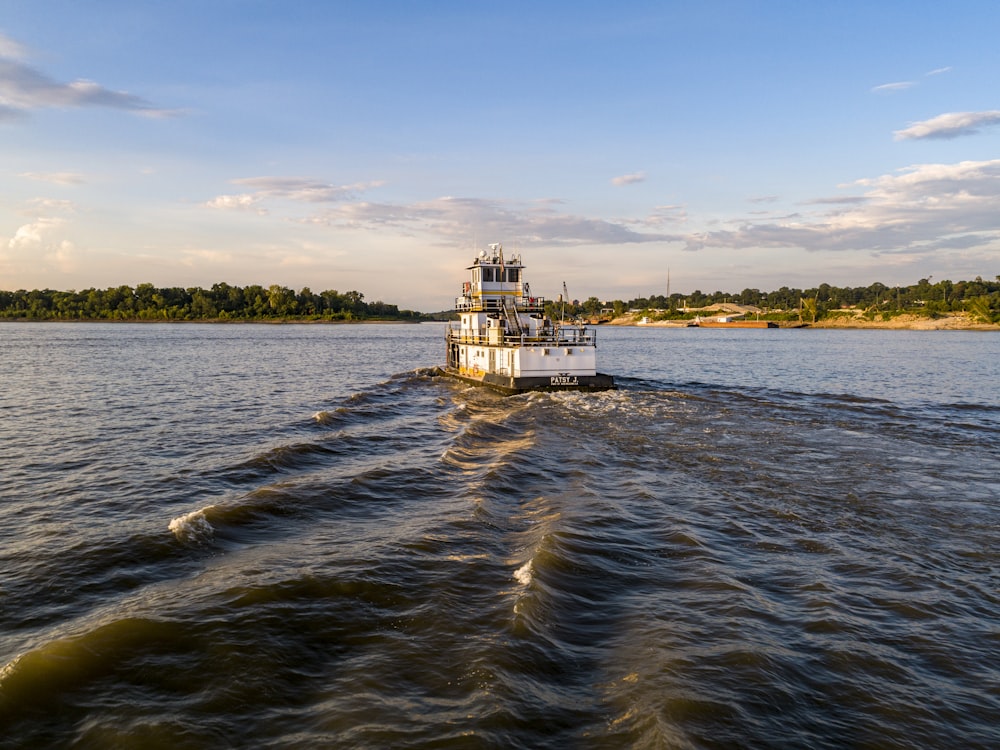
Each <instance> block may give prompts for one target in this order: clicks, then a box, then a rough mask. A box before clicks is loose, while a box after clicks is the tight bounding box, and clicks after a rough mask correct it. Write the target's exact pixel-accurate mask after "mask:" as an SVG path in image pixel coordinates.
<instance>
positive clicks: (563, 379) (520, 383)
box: [441, 367, 615, 396]
mask: <svg viewBox="0 0 1000 750" xmlns="http://www.w3.org/2000/svg"><path fill="white" fill-rule="evenodd" d="M441 372H442V373H443V374H445V375H447V376H448V377H452V378H456V379H458V380H461V381H464V382H466V383H470V384H472V385H481V386H484V387H486V388H492V389H493V390H494V391H499V392H500V393H503V394H505V395H508V396H512V395H514V394H517V393H528V392H529V391H610V390H613V389H614V388H615V379H614V377H613V376H611V375H605V374H604V373H601V372H599V373H597V374H596V375H551V376H550V375H545V376H542V377H523V378H515V377H511V376H509V375H497V374H495V373H485V374H483V375H480V376H479V377H473V376H470V375H462V374H460V373H459V372H458V371H457V370H453V369H451V368H450V367H445V368H442V369H441Z"/></svg>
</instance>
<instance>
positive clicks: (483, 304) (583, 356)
mask: <svg viewBox="0 0 1000 750" xmlns="http://www.w3.org/2000/svg"><path fill="white" fill-rule="evenodd" d="M468 271H469V280H468V281H466V282H465V283H464V284H463V285H462V294H461V296H459V297H457V298H456V299H455V311H456V312H457V313H458V315H459V320H458V322H452V323H449V324H448V329H447V331H446V333H445V342H446V347H447V364H446V365H445V367H444V373H445V374H446V375H450V376H452V377H455V378H458V379H459V380H463V381H465V382H467V383H472V384H475V385H482V386H486V387H488V388H492V389H494V390H496V391H500V392H501V393H505V394H514V393H523V392H525V391H538V390H544V391H556V390H559V391H562V390H577V391H580V390H582V391H603V390H609V389H612V388H614V387H615V380H614V378H613V377H612V376H611V375H606V374H604V373H599V372H597V333H596V332H595V331H594V330H593V329H591V328H587V327H586V326H584V325H580V324H565V323H563V322H562V321H559V322H556V321H553V320H552V319H551V318H549V317H548V316H547V315H546V314H545V299H544V298H543V297H536V296H534V295H532V294H531V289H530V287H529V285H528V282H527V281H525V280H524V265H523V264H522V263H521V256H520V255H512V256H510V257H508V258H504V255H503V247H502V246H501V244H500V243H495V244H492V245H490V246H489V250H481V251H480V252H479V255H478V256H477V257H476V258H475V260H473V262H472V265H471V266H469V267H468Z"/></svg>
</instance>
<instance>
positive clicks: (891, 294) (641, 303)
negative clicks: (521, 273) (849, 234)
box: [551, 276, 1000, 322]
mask: <svg viewBox="0 0 1000 750" xmlns="http://www.w3.org/2000/svg"><path fill="white" fill-rule="evenodd" d="M724 302H731V303H734V304H738V305H745V306H748V307H749V306H752V307H756V308H758V309H760V310H761V312H762V316H763V317H770V318H774V319H791V318H792V317H795V316H798V317H803V316H805V317H806V318H807V319H811V320H812V321H813V322H815V321H816V320H819V319H821V318H823V317H827V316H830V315H835V314H836V313H837V311H839V310H843V309H845V308H853V309H861V310H863V311H864V312H865V314H867V315H869V316H876V315H878V316H881V317H883V318H890V317H892V316H894V315H899V314H902V313H912V314H918V315H926V316H931V317H934V316H939V315H947V314H949V313H954V312H969V313H971V314H972V315H973V316H975V317H977V318H979V319H981V320H983V322H1000V276H997V277H996V279H995V280H994V281H986V280H984V279H983V278H982V277H979V276H977V277H976V278H975V279H974V280H973V281H955V282H953V281H949V280H942V281H938V282H936V283H933V284H932V283H931V281H930V279H921V280H920V281H918V282H917V283H916V284H911V285H910V286H886V285H885V284H881V283H875V284H871V285H870V286H866V287H836V286H831V285H830V284H820V285H819V286H818V287H813V288H811V289H793V288H789V287H785V286H783V287H781V288H780V289H778V290H776V291H771V292H762V291H761V290H759V289H744V290H743V291H742V292H739V293H736V294H734V293H731V292H713V293H712V294H705V293H703V292H701V291H700V290H696V291H694V292H692V293H690V294H677V293H675V294H671V295H670V296H669V297H668V296H665V295H650V296H649V297H637V298H634V299H631V300H627V301H625V300H615V301H613V302H602V301H601V300H599V299H598V298H597V297H590V298H589V299H587V300H586V301H584V302H579V301H574V302H573V303H572V304H567V305H566V309H565V314H566V315H570V316H576V315H583V316H588V317H597V316H599V315H601V314H602V313H604V314H605V315H607V314H612V315H622V314H624V313H625V312H628V311H630V310H638V311H644V312H645V311H652V310H658V311H661V313H660V317H678V318H681V317H685V316H689V315H693V314H694V313H685V312H684V309H685V308H706V307H711V306H712V305H718V304H722V303H724ZM557 307H558V306H557V305H552V309H551V312H552V314H554V315H557V316H558V315H559V314H561V313H562V311H561V310H560V309H557Z"/></svg>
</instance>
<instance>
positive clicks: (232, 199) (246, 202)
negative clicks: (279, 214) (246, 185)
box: [204, 193, 267, 216]
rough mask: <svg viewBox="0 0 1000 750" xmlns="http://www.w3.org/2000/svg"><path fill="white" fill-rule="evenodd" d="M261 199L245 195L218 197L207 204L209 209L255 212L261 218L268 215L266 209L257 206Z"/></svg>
mask: <svg viewBox="0 0 1000 750" xmlns="http://www.w3.org/2000/svg"><path fill="white" fill-rule="evenodd" d="M260 200H261V198H260V196H257V195H251V194H249V193H243V194H241V195H218V196H216V197H215V198H212V200H210V201H206V202H205V204H204V205H205V206H207V207H208V208H218V209H222V210H226V211H233V210H235V211H254V212H255V213H257V214H258V215H260V216H264V215H265V214H267V209H266V208H259V207H257V204H258V203H259V202H260Z"/></svg>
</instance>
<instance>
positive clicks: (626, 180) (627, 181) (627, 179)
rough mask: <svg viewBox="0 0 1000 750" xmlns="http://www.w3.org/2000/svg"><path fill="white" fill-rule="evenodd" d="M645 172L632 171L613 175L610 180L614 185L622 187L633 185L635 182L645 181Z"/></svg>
mask: <svg viewBox="0 0 1000 750" xmlns="http://www.w3.org/2000/svg"><path fill="white" fill-rule="evenodd" d="M645 181H646V173H645V172H634V173H633V174H623V175H621V176H620V177H615V178H613V179H612V180H611V184H612V185H614V186H615V187H622V186H624V185H634V184H635V183H637V182H645Z"/></svg>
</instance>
